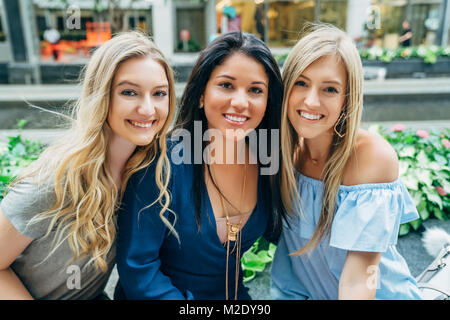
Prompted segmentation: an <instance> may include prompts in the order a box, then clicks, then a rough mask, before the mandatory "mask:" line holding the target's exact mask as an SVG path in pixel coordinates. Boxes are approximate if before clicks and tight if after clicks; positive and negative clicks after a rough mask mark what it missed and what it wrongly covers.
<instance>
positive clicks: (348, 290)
mask: <svg viewBox="0 0 450 320" xmlns="http://www.w3.org/2000/svg"><path fill="white" fill-rule="evenodd" d="M312 29H313V30H312V31H310V32H309V33H308V34H307V35H306V36H304V37H303V38H302V39H301V40H300V41H299V42H298V43H297V45H296V46H295V47H294V48H293V50H292V51H291V53H290V54H289V56H288V58H287V61H286V64H285V66H284V72H283V81H284V86H285V93H284V102H283V109H282V129H281V130H282V133H281V135H282V138H281V141H282V155H283V164H282V186H281V188H282V196H283V203H284V205H285V207H286V210H287V211H288V212H289V213H291V218H290V219H288V220H287V221H286V223H285V225H284V229H283V233H282V235H281V238H280V241H279V243H278V248H277V251H276V254H275V257H274V261H273V264H272V271H271V275H272V287H271V293H272V296H273V298H276V299H420V298H421V295H420V291H419V289H418V288H417V285H416V282H415V280H414V279H413V277H412V276H411V274H410V272H409V270H408V266H407V264H406V262H405V260H404V259H403V257H402V256H401V255H400V254H399V253H398V251H397V250H396V248H395V245H396V242H397V235H398V230H399V226H400V224H402V223H406V222H409V221H412V220H415V219H417V218H418V214H417V211H416V208H415V206H414V203H413V201H412V200H411V197H410V196H409V194H408V192H407V190H406V188H405V186H404V185H403V183H402V181H401V180H400V178H399V177H398V160H397V156H396V153H395V151H394V150H393V149H392V147H391V146H390V145H389V144H388V143H387V142H386V141H385V140H383V139H382V138H381V137H380V136H378V135H375V134H372V133H369V132H367V131H365V130H362V129H360V128H359V124H360V119H361V113H362V101H363V96H362V91H363V90H362V87H363V72H362V65H361V60H360V57H359V54H358V51H357V49H356V47H355V46H354V44H353V43H352V41H351V39H350V38H349V37H348V36H347V35H346V34H345V33H344V32H342V31H341V30H339V29H337V28H335V27H333V26H328V25H316V26H313V27H312Z"/></svg>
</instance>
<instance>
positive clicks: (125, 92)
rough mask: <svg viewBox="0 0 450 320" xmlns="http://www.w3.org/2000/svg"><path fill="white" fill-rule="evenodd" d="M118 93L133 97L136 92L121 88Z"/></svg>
mask: <svg viewBox="0 0 450 320" xmlns="http://www.w3.org/2000/svg"><path fill="white" fill-rule="evenodd" d="M120 94H121V95H124V96H129V97H134V96H135V95H137V93H136V92H135V91H133V90H123V91H122V92H120Z"/></svg>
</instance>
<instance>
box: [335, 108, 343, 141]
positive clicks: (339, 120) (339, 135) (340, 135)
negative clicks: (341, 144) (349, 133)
mask: <svg viewBox="0 0 450 320" xmlns="http://www.w3.org/2000/svg"><path fill="white" fill-rule="evenodd" d="M343 115H344V112H341V115H340V116H339V119H338V120H337V121H336V124H335V125H334V132H335V133H336V134H337V135H338V137H339V138H341V139H342V138H343V137H344V136H345V133H344V134H341V133H340V132H339V131H337V129H336V127H337V125H338V123H340V122H341V119H342V116H343ZM341 127H342V124H341Z"/></svg>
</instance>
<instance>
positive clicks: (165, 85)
mask: <svg viewBox="0 0 450 320" xmlns="http://www.w3.org/2000/svg"><path fill="white" fill-rule="evenodd" d="M125 84H128V85H131V86H134V87H140V85H138V84H137V83H134V82H131V81H129V80H123V81H120V82H119V83H118V84H117V85H116V87H119V86H122V85H125ZM168 87H169V84H167V83H164V84H160V85H159V86H156V87H155V88H168Z"/></svg>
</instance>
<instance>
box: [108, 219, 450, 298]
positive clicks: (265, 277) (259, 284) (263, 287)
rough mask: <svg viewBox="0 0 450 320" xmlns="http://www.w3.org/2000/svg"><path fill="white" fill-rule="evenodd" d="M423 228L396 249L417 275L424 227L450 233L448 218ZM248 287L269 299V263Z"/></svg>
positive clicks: (423, 259) (423, 262)
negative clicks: (440, 229) (436, 228)
mask: <svg viewBox="0 0 450 320" xmlns="http://www.w3.org/2000/svg"><path fill="white" fill-rule="evenodd" d="M423 226H424V227H423V228H420V229H419V231H417V232H410V233H409V234H407V235H406V236H403V237H400V238H399V239H398V243H397V249H398V251H399V252H400V254H402V255H403V257H404V258H405V260H406V262H407V263H408V266H409V269H410V271H411V274H412V275H413V276H414V277H417V276H418V275H419V274H420V273H422V271H423V270H424V269H425V268H426V267H427V266H428V265H429V264H430V263H431V262H432V261H433V260H434V258H433V257H432V256H430V255H428V253H427V252H426V251H425V249H424V247H423V245H422V233H423V231H424V230H425V228H430V227H441V228H443V229H444V230H446V231H447V232H448V233H450V220H447V221H440V220H437V219H430V220H427V221H425V222H424V223H423ZM117 279H118V276H117V271H116V269H114V271H113V273H112V275H111V277H110V280H109V281H108V284H107V287H106V292H107V294H108V295H109V296H110V297H112V296H113V292H114V287H115V284H116V282H117ZM246 286H247V287H248V288H249V292H250V296H251V297H252V298H253V299H254V300H267V299H271V297H270V294H269V288H270V265H268V266H267V267H266V270H265V271H264V272H262V273H260V274H258V275H257V276H256V277H255V278H254V279H253V280H252V281H250V282H249V283H247V284H246Z"/></svg>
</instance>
